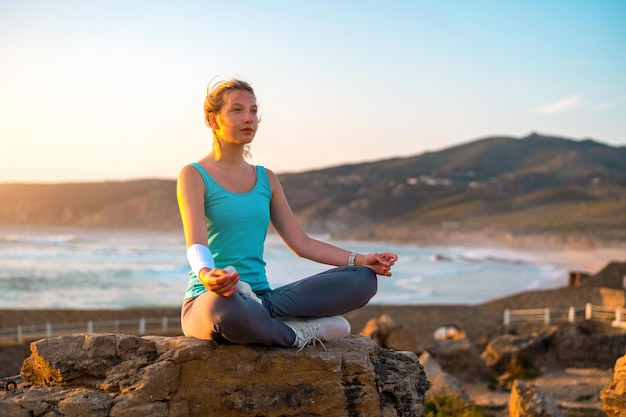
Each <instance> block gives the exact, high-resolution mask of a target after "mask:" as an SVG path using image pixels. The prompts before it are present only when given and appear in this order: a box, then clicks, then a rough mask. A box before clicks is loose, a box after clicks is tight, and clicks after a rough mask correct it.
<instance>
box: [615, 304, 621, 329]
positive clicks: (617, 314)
mask: <svg viewBox="0 0 626 417" xmlns="http://www.w3.org/2000/svg"><path fill="white" fill-rule="evenodd" d="M614 323H615V324H617V326H618V327H619V326H620V325H621V324H622V309H621V307H617V308H616V309H615V322H614Z"/></svg>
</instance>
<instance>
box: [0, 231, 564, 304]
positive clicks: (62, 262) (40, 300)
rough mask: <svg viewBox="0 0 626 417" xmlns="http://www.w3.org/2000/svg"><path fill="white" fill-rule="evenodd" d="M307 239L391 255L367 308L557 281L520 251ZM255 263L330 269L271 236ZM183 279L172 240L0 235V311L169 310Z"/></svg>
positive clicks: (152, 235)
mask: <svg viewBox="0 0 626 417" xmlns="http://www.w3.org/2000/svg"><path fill="white" fill-rule="evenodd" d="M316 237H317V238H319V239H321V240H325V241H328V242H329V243H332V244H335V245H337V246H340V247H342V248H345V249H347V250H350V251H353V250H354V251H358V252H360V253H370V252H381V251H389V252H395V253H397V254H398V262H397V263H396V264H395V266H394V267H393V276H392V277H379V281H378V282H379V285H378V287H379V290H378V293H377V294H376V296H375V297H374V298H373V299H372V300H371V302H370V303H371V304H403V305H417V304H421V305H424V304H466V305H475V304H480V303H482V302H486V301H489V300H492V299H496V298H500V297H503V296H507V295H511V294H515V293H519V292H522V291H526V290H532V289H541V288H554V287H560V286H564V285H566V283H567V274H568V271H567V270H565V269H563V267H560V266H556V265H550V264H542V263H540V262H539V261H537V260H536V259H533V258H530V257H528V255H526V254H524V253H522V252H516V251H509V250H494V249H480V248H466V247H435V246H433V247H429V246H418V245H411V244H389V243H385V242H362V241H333V240H331V239H329V238H328V237H325V236H316ZM265 257H266V261H267V275H268V278H269V281H270V284H271V285H272V287H277V286H280V285H283V284H287V283H289V282H292V281H294V280H298V279H300V278H304V277H307V276H310V275H313V274H315V273H318V272H321V271H323V270H325V269H328V268H330V267H329V266H327V265H321V264H317V263H315V262H311V261H309V260H306V259H301V258H298V257H297V256H296V255H294V254H293V253H292V252H291V251H290V250H289V249H288V248H287V247H286V246H285V245H284V243H283V242H282V241H281V240H280V239H279V238H278V237H277V236H276V235H273V234H269V235H268V238H267V242H266V247H265ZM188 272H189V266H188V264H187V259H186V256H185V241H184V237H183V235H182V232H174V231H129V230H92V229H62V228H50V227H45V228H43V227H42V228H35V227H19V228H18V227H0V309H8V308H28V309H32V308H42V309H43V308H70V309H74V308H76V309H104V308H106V309H111V308H112V309H118V308H119V309H121V308H128V307H176V306H179V305H180V304H181V302H182V298H183V295H184V292H185V289H186V286H187V280H188ZM329 290H332V289H329Z"/></svg>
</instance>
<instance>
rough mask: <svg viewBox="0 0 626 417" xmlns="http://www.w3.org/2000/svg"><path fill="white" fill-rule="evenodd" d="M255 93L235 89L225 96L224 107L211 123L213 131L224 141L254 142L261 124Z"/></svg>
mask: <svg viewBox="0 0 626 417" xmlns="http://www.w3.org/2000/svg"><path fill="white" fill-rule="evenodd" d="M257 110H258V107H257V104H256V98H255V97H254V95H253V94H252V93H250V92H248V91H245V90H235V91H231V92H229V93H227V94H226V95H225V96H224V107H222V110H221V111H220V113H219V114H218V115H217V116H216V117H215V118H214V121H213V122H212V123H211V127H212V128H213V131H214V132H215V133H216V134H217V136H218V137H219V138H221V139H222V140H223V141H228V142H235V143H239V144H247V143H250V142H252V139H254V135H255V134H256V130H257V127H258V124H259V118H258V116H257Z"/></svg>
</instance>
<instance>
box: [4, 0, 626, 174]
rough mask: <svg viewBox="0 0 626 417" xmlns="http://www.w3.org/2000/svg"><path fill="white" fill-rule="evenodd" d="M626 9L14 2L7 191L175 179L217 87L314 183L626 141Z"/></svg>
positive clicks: (549, 0)
mask: <svg viewBox="0 0 626 417" xmlns="http://www.w3.org/2000/svg"><path fill="white" fill-rule="evenodd" d="M624 22H626V1H623V0H594V1H589V0H585V1H578V0H524V1H522V0H519V1H512V0H511V1H501V0H498V1H496V0H493V1H483V0H475V1H470V0H463V1H461V0H457V1H452V0H438V1H421V0H413V1H397V0H395V1H394V0H389V1H369V0H314V1H311V0H308V1H304V0H263V1H245V0H241V1H236V2H233V1H224V0H222V1H210V0H204V1H191V0H187V1H186V0H179V1H157V0H152V1H141V0H137V1H127V0H123V1H117V0H106V1H100V0H90V1H82V0H77V1H70V0H55V1H49V0H44V1H35V0H12V1H8V0H0V183H6V182H27V183H29V182H45V183H51V182H87V181H105V180H106V181H109V180H113V181H117V180H130V179H143V178H164V179H174V178H176V177H177V175H178V173H179V171H180V169H181V168H182V167H183V166H184V165H185V164H187V163H189V162H192V161H196V160H198V159H200V158H201V157H203V156H204V155H206V154H207V153H208V152H210V150H211V146H212V134H211V131H210V130H209V129H208V128H207V127H206V125H205V124H204V120H203V112H202V106H203V102H204V97H205V94H206V86H207V84H208V83H209V82H210V81H211V80H212V79H229V78H233V77H235V78H241V79H244V80H246V81H248V82H250V83H251V85H252V86H253V87H254V89H255V92H256V96H257V102H258V104H259V113H260V116H261V119H262V121H261V124H260V128H259V131H258V132H257V135H256V138H255V139H254V142H253V144H252V148H251V151H252V160H251V162H252V163H255V164H260V165H264V166H266V167H268V168H270V169H272V170H273V171H274V172H276V173H279V174H280V173H286V172H301V171H307V170H311V169H317V168H325V167H329V166H335V165H340V164H347V163H359V162H363V161H377V160H382V159H388V158H393V157H405V156H413V155H417V154H421V153H423V152H429V151H438V150H442V149H445V148H448V147H451V146H455V145H459V144H462V143H467V142H471V141H473V140H477V139H480V138H484V137H489V136H495V135H505V136H511V137H516V138H521V137H524V136H527V135H528V134H530V133H532V132H538V133H543V134H547V135H554V136H559V137H565V138H570V139H574V140H583V139H587V138H593V139H594V140H597V141H599V142H602V143H605V144H607V145H611V146H626V24H624Z"/></svg>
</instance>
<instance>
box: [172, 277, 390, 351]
mask: <svg viewBox="0 0 626 417" xmlns="http://www.w3.org/2000/svg"><path fill="white" fill-rule="evenodd" d="M377 287H378V280H377V277H376V274H375V273H374V271H372V270H371V269H370V268H367V267H353V266H345V267H339V268H333V269H330V270H328V271H325V272H322V273H319V274H317V275H313V276H311V277H308V278H304V279H302V280H300V281H296V282H293V283H291V284H287V285H284V286H282V287H279V288H276V289H273V290H270V291H267V292H265V293H263V294H261V295H260V296H259V298H260V299H261V300H262V301H263V305H261V304H259V303H258V302H256V301H254V300H252V299H246V298H244V297H243V296H242V295H241V294H239V293H237V294H235V295H233V296H231V297H223V296H220V295H217V294H215V293H214V292H211V291H207V292H205V293H203V294H200V295H199V296H197V297H194V298H187V299H185V301H184V303H183V308H182V311H181V322H182V328H183V333H184V334H185V336H191V337H195V338H198V339H205V340H215V341H217V342H222V343H223V342H232V343H255V344H262V345H270V346H285V347H289V346H292V345H293V344H294V341H295V338H296V336H295V333H294V332H293V330H292V329H291V328H290V327H289V326H287V325H286V324H285V323H283V322H282V321H281V320H279V318H289V317H328V316H335V315H339V314H345V313H347V312H349V311H352V310H354V309H357V308H359V307H362V306H364V305H365V304H367V302H368V301H369V300H370V299H371V298H372V297H373V296H374V294H376V290H377Z"/></svg>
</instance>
